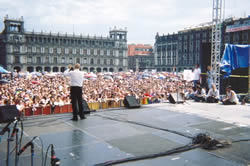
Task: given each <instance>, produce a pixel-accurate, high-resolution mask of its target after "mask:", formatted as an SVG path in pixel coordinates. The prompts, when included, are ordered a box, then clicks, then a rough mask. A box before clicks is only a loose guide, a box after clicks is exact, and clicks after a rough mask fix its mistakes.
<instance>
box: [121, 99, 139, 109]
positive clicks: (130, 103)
mask: <svg viewBox="0 0 250 166" xmlns="http://www.w3.org/2000/svg"><path fill="white" fill-rule="evenodd" d="M123 104H124V106H125V107H127V108H140V107H141V105H140V104H139V103H138V102H137V100H136V98H135V97H134V96H126V97H125V98H124V101H123Z"/></svg>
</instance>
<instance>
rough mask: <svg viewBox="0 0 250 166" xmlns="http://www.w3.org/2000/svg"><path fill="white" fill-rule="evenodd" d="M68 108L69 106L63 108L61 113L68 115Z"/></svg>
mask: <svg viewBox="0 0 250 166" xmlns="http://www.w3.org/2000/svg"><path fill="white" fill-rule="evenodd" d="M68 107H69V106H68V105H64V106H61V111H60V113H68V111H69V108H68Z"/></svg>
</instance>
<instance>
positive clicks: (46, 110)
mask: <svg viewBox="0 0 250 166" xmlns="http://www.w3.org/2000/svg"><path fill="white" fill-rule="evenodd" d="M137 101H138V103H140V104H142V105H144V104H151V103H153V101H154V100H153V99H152V100H151V99H149V98H142V99H138V100H137ZM88 106H89V109H90V111H93V110H100V109H109V108H119V107H124V104H123V100H120V101H107V102H94V103H88ZM69 112H72V105H71V104H67V105H63V106H54V107H51V106H45V107H36V108H34V109H32V108H25V109H24V113H23V114H24V116H33V115H49V114H63V113H69Z"/></svg>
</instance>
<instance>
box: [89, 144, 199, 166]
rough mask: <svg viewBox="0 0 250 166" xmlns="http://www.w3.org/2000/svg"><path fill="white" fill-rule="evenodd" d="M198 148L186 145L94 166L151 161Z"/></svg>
mask: <svg viewBox="0 0 250 166" xmlns="http://www.w3.org/2000/svg"><path fill="white" fill-rule="evenodd" d="M198 147H199V145H192V144H188V145H185V146H182V147H178V148H174V149H171V150H168V151H165V152H161V153H157V154H149V155H143V156H137V157H128V158H124V159H120V160H113V161H107V162H104V163H100V164H95V165H94V166H109V165H115V164H121V163H126V162H131V161H138V160H145V159H152V158H156V157H161V156H166V155H171V154H175V153H180V152H186V151H189V150H192V149H195V148H198Z"/></svg>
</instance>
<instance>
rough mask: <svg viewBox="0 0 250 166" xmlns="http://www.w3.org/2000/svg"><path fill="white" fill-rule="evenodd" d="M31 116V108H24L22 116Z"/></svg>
mask: <svg viewBox="0 0 250 166" xmlns="http://www.w3.org/2000/svg"><path fill="white" fill-rule="evenodd" d="M31 115H33V112H32V108H25V109H24V116H31Z"/></svg>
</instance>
